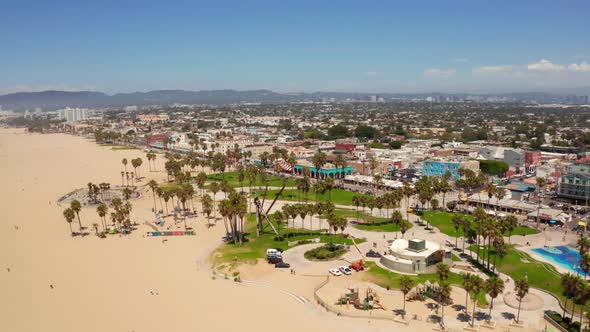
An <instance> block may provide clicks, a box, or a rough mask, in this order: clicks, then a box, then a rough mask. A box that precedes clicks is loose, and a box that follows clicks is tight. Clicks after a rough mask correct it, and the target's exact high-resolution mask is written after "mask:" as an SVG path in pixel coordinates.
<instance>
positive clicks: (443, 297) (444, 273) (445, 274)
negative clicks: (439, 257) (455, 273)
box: [436, 263, 451, 326]
mask: <svg viewBox="0 0 590 332" xmlns="http://www.w3.org/2000/svg"><path fill="white" fill-rule="evenodd" d="M450 273H451V271H450V269H449V266H448V265H447V264H445V263H441V264H438V266H437V267H436V275H437V276H438V281H439V282H440V288H439V290H438V295H439V299H438V301H439V304H440V306H441V307H442V313H441V315H440V325H441V326H444V316H445V306H446V305H447V303H448V301H449V300H450V298H451V296H450V295H451V289H450V287H449V285H447V284H446V281H447V279H449V274H450Z"/></svg>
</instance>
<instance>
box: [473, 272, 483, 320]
mask: <svg viewBox="0 0 590 332" xmlns="http://www.w3.org/2000/svg"><path fill="white" fill-rule="evenodd" d="M470 279H471V300H472V301H473V313H472V314H471V327H473V326H475V309H476V308H475V304H476V303H477V296H478V295H479V293H481V292H482V291H483V290H484V281H483V279H482V278H481V277H480V276H478V275H477V274H473V275H471V277H470Z"/></svg>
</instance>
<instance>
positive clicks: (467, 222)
mask: <svg viewBox="0 0 590 332" xmlns="http://www.w3.org/2000/svg"><path fill="white" fill-rule="evenodd" d="M461 229H462V230H463V240H462V244H463V248H462V249H461V252H463V253H464V252H465V239H466V238H467V236H469V231H470V230H471V221H470V220H469V219H467V218H463V223H462V224H461ZM469 256H470V257H471V251H469Z"/></svg>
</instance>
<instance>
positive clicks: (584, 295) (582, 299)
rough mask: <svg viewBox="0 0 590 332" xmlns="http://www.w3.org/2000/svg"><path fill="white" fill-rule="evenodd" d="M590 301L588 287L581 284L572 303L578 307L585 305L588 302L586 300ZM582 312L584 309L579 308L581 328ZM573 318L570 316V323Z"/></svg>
mask: <svg viewBox="0 0 590 332" xmlns="http://www.w3.org/2000/svg"><path fill="white" fill-rule="evenodd" d="M589 299H590V286H588V284H587V283H585V282H583V283H581V284H580V289H579V290H578V293H577V294H576V297H575V298H574V303H575V304H577V305H580V306H583V305H584V304H586V302H588V300H589ZM583 312H584V309H583V308H580V326H582V321H583V316H582V315H583ZM573 320H574V319H573V316H572V322H573Z"/></svg>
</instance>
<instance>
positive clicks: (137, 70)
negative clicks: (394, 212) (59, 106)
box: [0, 0, 590, 93]
mask: <svg viewBox="0 0 590 332" xmlns="http://www.w3.org/2000/svg"><path fill="white" fill-rule="evenodd" d="M4 2H7V1H5V0H0V8H1V10H0V31H2V33H0V45H1V47H0V93H9V92H15V91H36V90H44V89H63V90H80V89H87V90H98V91H105V92H109V93H113V92H131V91H146V90H153V89H190V90H200V89H222V88H228V89H259V88H265V89H271V90H275V91H281V92H288V91H359V92H431V91H443V92H500V91H531V90H545V89H556V88H568V87H580V86H590V42H589V41H590V37H589V32H590V23H589V22H590V20H588V17H589V14H590V1H587V0H586V1H574V0H572V1H561V0H556V1H543V0H536V1H525V0H518V1H515V0H510V1H499V0H498V1H484V0H465V1H453V0H431V1H426V0H424V1H421V0H412V1H410V0H407V1H393V0H392V1H360V0H357V1H336V0H334V1H320V0H316V1H306V0H299V1H290V0H281V1H278V0H275V1H246V0H242V1H150V0H144V1H124V0H123V1H111V0H105V1H100V2H98V1H96V2H92V3H88V4H85V3H82V1H59V0H57V1H43V2H40V1H39V2H36V1H26V0H23V1H9V2H7V3H4Z"/></svg>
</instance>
